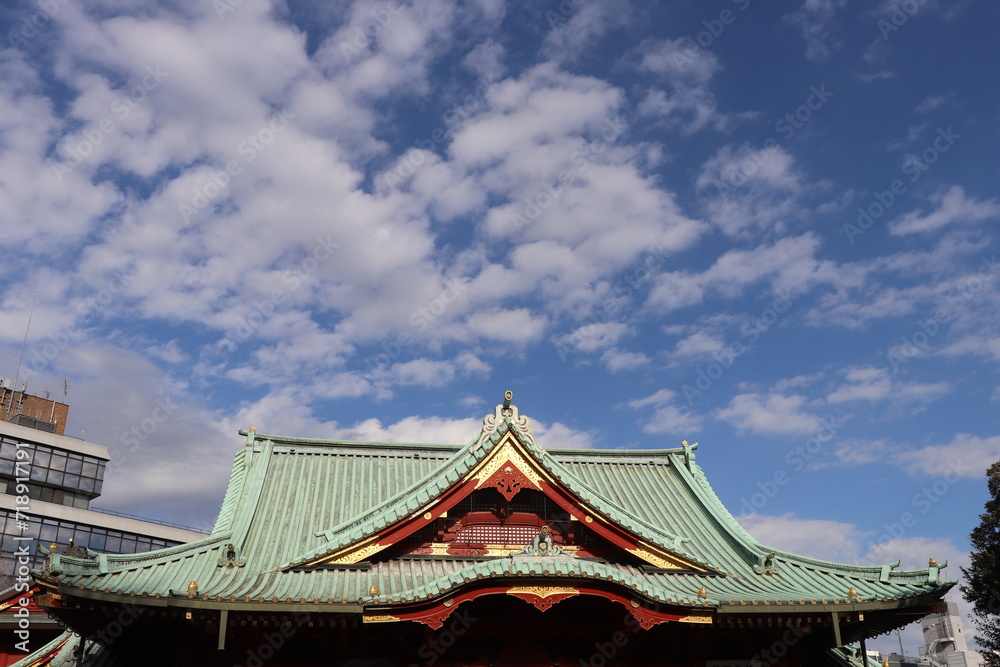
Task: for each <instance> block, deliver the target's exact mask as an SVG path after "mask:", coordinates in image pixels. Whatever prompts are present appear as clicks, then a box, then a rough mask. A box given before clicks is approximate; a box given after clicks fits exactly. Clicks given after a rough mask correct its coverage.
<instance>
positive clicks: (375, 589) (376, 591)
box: [368, 584, 378, 597]
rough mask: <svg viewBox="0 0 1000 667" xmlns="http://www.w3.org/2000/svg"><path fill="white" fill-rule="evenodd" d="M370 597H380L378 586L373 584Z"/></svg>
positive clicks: (369, 592)
mask: <svg viewBox="0 0 1000 667" xmlns="http://www.w3.org/2000/svg"><path fill="white" fill-rule="evenodd" d="M368 595H371V596H372V597H375V596H376V595H378V586H376V585H375V584H372V586H371V588H369V589H368Z"/></svg>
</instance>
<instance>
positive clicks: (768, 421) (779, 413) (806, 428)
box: [716, 393, 821, 435]
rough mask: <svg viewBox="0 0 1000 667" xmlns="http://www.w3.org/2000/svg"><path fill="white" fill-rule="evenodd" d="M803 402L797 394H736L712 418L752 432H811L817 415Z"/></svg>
mask: <svg viewBox="0 0 1000 667" xmlns="http://www.w3.org/2000/svg"><path fill="white" fill-rule="evenodd" d="M806 403H807V399H806V397H805V396H801V395H798V394H792V395H789V396H784V395H781V394H769V395H767V396H764V395H761V394H756V393H750V394H739V395H737V396H734V397H733V398H732V400H730V401H729V405H728V406H726V407H725V408H722V409H720V410H718V411H717V412H716V417H718V418H719V419H721V420H723V421H725V422H728V423H730V424H732V425H733V426H735V427H736V428H738V429H740V430H741V431H750V432H752V433H785V434H792V435H800V434H806V433H815V432H816V431H817V430H818V429H819V428H820V425H821V422H820V418H819V417H817V416H816V415H814V414H811V413H809V412H806V411H805V410H804V409H803V408H804V407H805V406H806Z"/></svg>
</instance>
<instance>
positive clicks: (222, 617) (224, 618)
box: [219, 609, 229, 651]
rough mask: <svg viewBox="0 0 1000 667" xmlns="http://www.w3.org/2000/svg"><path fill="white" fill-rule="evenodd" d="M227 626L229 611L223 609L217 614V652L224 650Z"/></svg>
mask: <svg viewBox="0 0 1000 667" xmlns="http://www.w3.org/2000/svg"><path fill="white" fill-rule="evenodd" d="M227 625H229V610H228V609H223V610H222V611H220V612H219V650H220V651H223V650H225V648H226V626H227Z"/></svg>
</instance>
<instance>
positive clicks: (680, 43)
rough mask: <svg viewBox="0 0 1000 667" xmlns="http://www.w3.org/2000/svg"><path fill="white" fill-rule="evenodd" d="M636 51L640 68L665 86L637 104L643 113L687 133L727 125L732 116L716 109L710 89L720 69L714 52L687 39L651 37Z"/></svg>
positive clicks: (648, 94)
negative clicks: (655, 38) (653, 75)
mask: <svg viewBox="0 0 1000 667" xmlns="http://www.w3.org/2000/svg"><path fill="white" fill-rule="evenodd" d="M636 51H637V53H636V57H637V59H638V64H637V65H636V67H637V69H638V70H640V71H646V72H651V73H653V74H656V75H657V76H658V77H659V78H660V79H662V80H663V82H664V84H665V85H666V88H665V89H661V88H651V89H650V90H648V91H647V92H646V95H645V97H644V98H643V99H642V101H641V102H640V103H639V106H638V107H637V111H638V112H639V114H640V115H642V116H647V117H651V118H655V119H657V121H658V122H659V123H661V124H664V125H666V126H667V127H677V128H679V129H681V131H683V132H685V133H687V134H690V133H693V132H697V131H698V130H701V129H702V128H704V127H707V126H712V127H714V128H716V129H724V128H725V127H726V126H727V124H728V123H729V118H728V117H726V116H725V115H724V114H720V113H718V112H717V111H716V106H717V104H716V100H715V96H714V95H713V94H712V93H711V91H710V90H709V88H708V83H709V81H710V80H711V78H712V77H713V76H714V75H715V74H716V72H718V71H719V70H720V69H721V66H720V65H719V59H718V58H717V57H716V56H715V54H714V53H712V52H711V51H708V50H706V49H701V48H697V47H696V46H695V45H694V43H693V42H690V41H689V40H684V39H675V40H670V39H665V40H649V41H647V42H644V43H643V44H640V45H639V47H638V48H637V50H636Z"/></svg>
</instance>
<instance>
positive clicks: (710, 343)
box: [672, 331, 726, 359]
mask: <svg viewBox="0 0 1000 667" xmlns="http://www.w3.org/2000/svg"><path fill="white" fill-rule="evenodd" d="M725 347H726V343H725V341H723V340H722V339H721V338H719V337H718V336H715V335H713V334H710V333H708V332H705V331H696V332H694V333H693V334H691V335H690V336H688V337H687V338H684V339H682V340H679V341H678V342H677V345H676V346H674V350H673V352H672V356H674V357H679V358H681V359H697V358H700V357H704V356H708V355H710V354H713V353H716V352H721V351H722V350H723V348H725Z"/></svg>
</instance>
